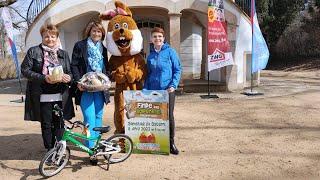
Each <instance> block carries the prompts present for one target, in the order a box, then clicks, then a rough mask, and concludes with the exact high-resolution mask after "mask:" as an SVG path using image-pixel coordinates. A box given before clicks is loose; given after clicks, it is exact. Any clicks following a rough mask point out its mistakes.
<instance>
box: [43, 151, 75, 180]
mask: <svg viewBox="0 0 320 180" xmlns="http://www.w3.org/2000/svg"><path fill="white" fill-rule="evenodd" d="M58 150H59V148H56V147H54V148H53V149H51V150H50V151H48V152H47V153H46V155H45V156H44V157H43V158H42V160H41V162H40V165H39V171H40V174H41V175H42V176H44V177H51V176H54V175H56V174H58V173H59V172H60V171H61V170H62V169H63V168H64V167H65V166H66V165H67V163H68V161H69V158H70V149H69V148H68V147H66V150H65V152H64V153H63V154H62V157H60V156H59V155H58ZM59 159H60V162H58V160H59Z"/></svg>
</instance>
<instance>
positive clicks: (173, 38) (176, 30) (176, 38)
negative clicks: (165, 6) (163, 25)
mask: <svg viewBox="0 0 320 180" xmlns="http://www.w3.org/2000/svg"><path fill="white" fill-rule="evenodd" d="M180 17H181V14H180V13H179V14H178V13H169V21H170V23H169V26H170V27H169V28H170V29H169V31H170V32H169V38H170V39H169V42H170V45H171V47H173V48H174V49H175V50H176V51H177V53H178V54H179V53H180Z"/></svg>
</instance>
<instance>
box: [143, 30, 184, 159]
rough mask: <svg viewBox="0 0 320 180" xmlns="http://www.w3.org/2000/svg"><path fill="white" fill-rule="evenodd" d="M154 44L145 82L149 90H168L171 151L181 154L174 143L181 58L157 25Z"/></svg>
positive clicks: (152, 33) (153, 33)
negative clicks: (176, 96)
mask: <svg viewBox="0 0 320 180" xmlns="http://www.w3.org/2000/svg"><path fill="white" fill-rule="evenodd" d="M151 38H152V44H151V48H150V54H149V56H148V58H147V67H148V77H147V79H146V81H145V84H144V89H147V90H167V91H168V93H169V126H170V153H171V154H176V155H177V154H179V151H178V149H177V147H176V146H175V144H174V134H175V123H174V116H173V110H174V103H175V89H177V87H178V85H179V81H180V77H181V65H180V59H179V57H178V55H177V53H176V51H175V50H174V49H173V48H171V47H170V45H169V44H168V43H166V42H164V30H163V29H161V28H159V27H156V28H154V29H153V30H152V32H151Z"/></svg>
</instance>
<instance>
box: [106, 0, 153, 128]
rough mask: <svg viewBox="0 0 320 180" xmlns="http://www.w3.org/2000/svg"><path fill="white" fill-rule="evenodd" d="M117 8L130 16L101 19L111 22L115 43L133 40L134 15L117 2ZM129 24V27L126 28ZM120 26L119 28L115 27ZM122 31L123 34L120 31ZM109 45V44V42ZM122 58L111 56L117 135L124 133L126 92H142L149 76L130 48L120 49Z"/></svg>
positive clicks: (139, 59) (143, 63) (142, 60)
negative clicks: (123, 38)
mask: <svg viewBox="0 0 320 180" xmlns="http://www.w3.org/2000/svg"><path fill="white" fill-rule="evenodd" d="M115 5H116V7H121V8H122V9H124V10H126V12H127V13H128V14H129V15H128V16H123V15H116V16H115V17H113V18H112V19H108V18H110V17H107V16H105V15H103V14H102V15H100V18H101V19H104V20H110V21H109V25H108V32H112V33H113V34H112V38H113V40H114V41H118V40H119V39H120V37H125V39H126V40H130V41H131V40H132V38H133V34H132V33H131V31H130V30H135V29H138V28H137V25H136V23H135V21H134V20H133V19H132V13H131V11H130V10H129V8H128V7H127V6H125V5H124V4H123V3H121V2H120V1H116V2H115ZM124 23H127V25H128V27H127V28H126V27H124ZM116 24H118V25H119V27H117V28H116V27H115V25H116ZM120 29H122V30H121V31H122V33H121V31H120ZM107 43H108V42H107ZM118 49H119V51H120V52H121V55H122V56H113V55H112V56H111V58H110V60H109V64H110V68H111V76H112V79H113V80H114V81H115V82H116V87H115V88H116V90H115V95H114V102H115V110H114V124H115V127H116V131H115V133H117V134H118V133H124V98H123V91H124V90H141V89H142V88H143V81H144V79H145V76H146V74H147V69H146V64H145V60H144V59H143V57H142V56H141V55H140V54H136V55H130V46H128V47H119V46H118Z"/></svg>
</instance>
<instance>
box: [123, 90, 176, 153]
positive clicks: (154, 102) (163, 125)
mask: <svg viewBox="0 0 320 180" xmlns="http://www.w3.org/2000/svg"><path fill="white" fill-rule="evenodd" d="M123 95H124V101H125V110H124V111H125V134H126V135H128V136H129V137H130V138H131V139H132V141H133V153H138V154H165V155H168V154H169V152H170V143H169V120H168V102H169V96H168V92H167V91H165V90H158V91H154V90H143V91H124V92H123Z"/></svg>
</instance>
